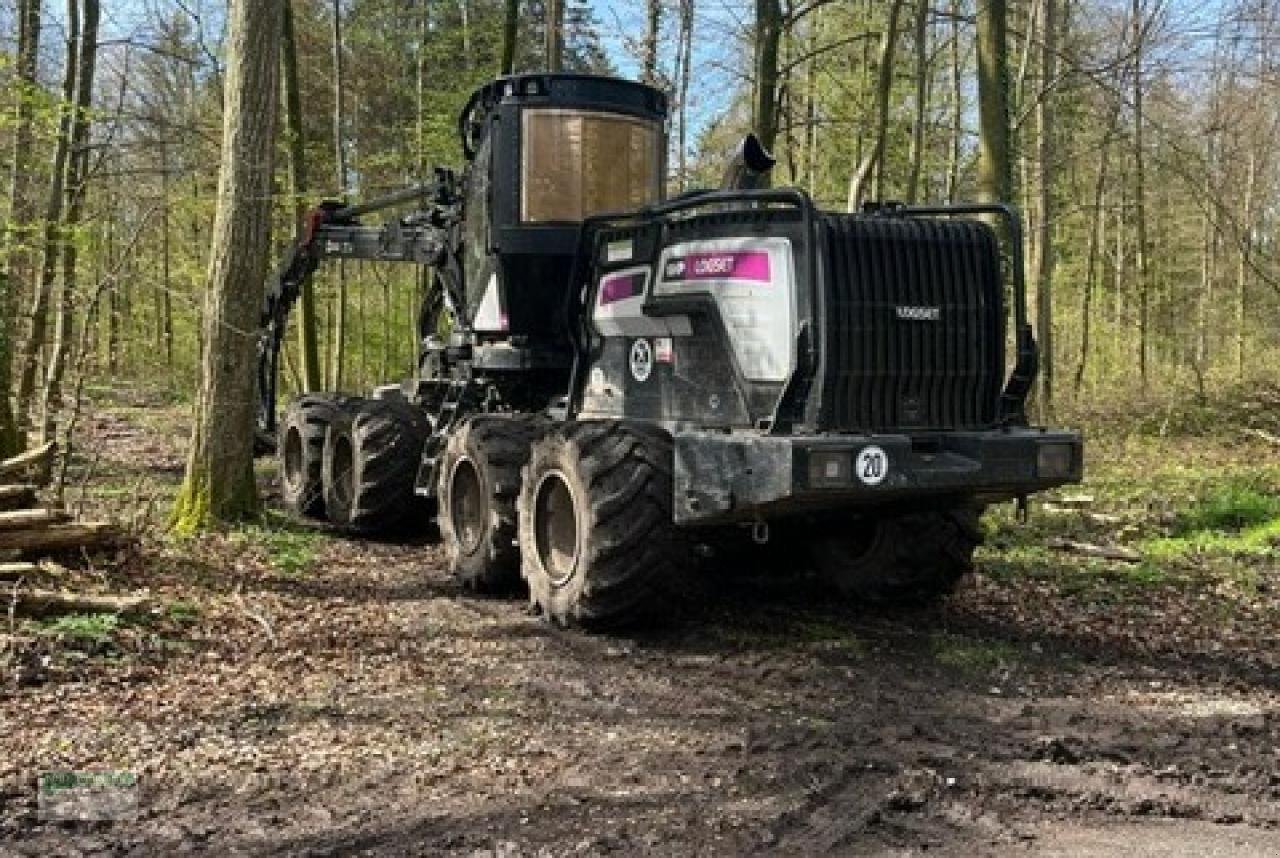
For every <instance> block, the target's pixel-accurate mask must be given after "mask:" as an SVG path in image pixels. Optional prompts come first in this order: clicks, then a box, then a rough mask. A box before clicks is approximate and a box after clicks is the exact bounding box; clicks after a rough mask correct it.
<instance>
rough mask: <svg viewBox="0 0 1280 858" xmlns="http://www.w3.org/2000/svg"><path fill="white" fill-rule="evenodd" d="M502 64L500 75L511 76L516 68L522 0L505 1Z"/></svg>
mask: <svg viewBox="0 0 1280 858" xmlns="http://www.w3.org/2000/svg"><path fill="white" fill-rule="evenodd" d="M502 5H503V16H502V63H501V66H500V68H499V73H500V74H504V75H507V74H511V73H512V72H513V71H515V67H516V39H517V38H518V34H519V32H520V0H503V4H502Z"/></svg>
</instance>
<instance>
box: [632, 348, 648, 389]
mask: <svg viewBox="0 0 1280 858" xmlns="http://www.w3.org/2000/svg"><path fill="white" fill-rule="evenodd" d="M651 375H653V346H651V345H649V341H648V340H636V341H635V342H634V343H632V344H631V377H632V378H634V379H635V380H636V381H641V382H644V381H648V380H649V376H651Z"/></svg>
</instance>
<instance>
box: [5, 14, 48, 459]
mask: <svg viewBox="0 0 1280 858" xmlns="http://www.w3.org/2000/svg"><path fill="white" fill-rule="evenodd" d="M17 15H18V55H17V68H16V69H15V71H16V80H15V81H14V84H13V86H14V91H15V94H16V98H15V99H14V104H15V106H14V117H13V166H12V170H11V172H10V178H9V220H8V224H9V227H8V229H7V230H6V231H5V234H4V237H3V246H2V249H3V256H4V259H5V266H4V270H3V271H0V317H3V318H4V319H5V320H7V321H6V323H5V324H3V325H0V456H8V455H11V454H12V453H14V452H16V451H17V450H18V448H19V447H21V446H22V442H21V440H20V438H19V435H18V425H17V421H16V420H15V419H14V413H13V401H12V399H11V398H10V391H11V390H12V388H13V352H14V338H15V336H16V334H17V325H15V324H13V321H12V320H13V319H14V317H15V316H16V315H17V311H18V307H19V306H21V301H22V298H23V296H24V295H25V294H26V293H27V291H28V290H29V289H30V288H31V277H32V273H33V271H32V268H33V264H34V259H33V256H32V254H31V251H30V246H29V245H30V242H31V239H32V237H33V236H34V230H33V225H34V221H35V219H36V204H35V199H34V196H35V194H34V192H35V182H33V181H32V169H33V164H32V158H31V153H32V139H33V135H32V124H33V121H34V119H35V95H36V92H37V89H38V87H39V80H38V79H37V77H36V72H37V65H38V61H39V53H40V0H20V3H19V5H18V12H17Z"/></svg>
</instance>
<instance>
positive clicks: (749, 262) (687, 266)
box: [663, 250, 771, 283]
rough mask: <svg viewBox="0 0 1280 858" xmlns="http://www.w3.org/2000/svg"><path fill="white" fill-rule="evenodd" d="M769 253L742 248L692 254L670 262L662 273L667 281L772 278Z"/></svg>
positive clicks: (758, 280)
mask: <svg viewBox="0 0 1280 858" xmlns="http://www.w3.org/2000/svg"><path fill="white" fill-rule="evenodd" d="M770 274H771V272H770V269H769V253H768V252H767V251H764V250H741V251H730V252H725V253H690V254H689V255H688V256H685V257H680V258H676V259H670V260H668V261H667V265H666V269H665V271H664V272H663V275H664V278H665V279H667V280H754V281H756V282H759V283H768V282H770V280H771V277H770Z"/></svg>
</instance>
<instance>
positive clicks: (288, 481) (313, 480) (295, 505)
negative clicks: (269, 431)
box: [276, 393, 350, 518]
mask: <svg viewBox="0 0 1280 858" xmlns="http://www.w3.org/2000/svg"><path fill="white" fill-rule="evenodd" d="M349 401H350V398H349V397H346V396H340V395H338V394H330V393H308V394H306V395H304V396H299V397H298V398H297V399H295V400H293V402H291V403H289V408H288V409H287V410H286V411H285V413H284V417H283V418H282V419H281V421H280V431H279V433H278V436H277V444H276V455H277V457H278V459H279V462H280V496H281V500H282V501H283V502H284V505H285V507H286V508H287V509H288V510H289V511H290V512H292V513H293V514H294V515H300V516H306V517H309V518H323V517H324V514H325V506H324V487H323V477H322V470H323V459H324V439H325V433H326V432H327V431H328V429H329V424H330V423H331V422H332V421H333V419H334V417H336V416H337V415H338V414H340V413H342V410H343V408H344V406H345V405H346V404H347V403H348V402H349Z"/></svg>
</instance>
